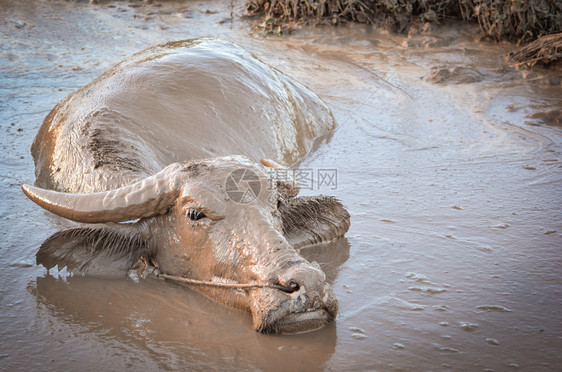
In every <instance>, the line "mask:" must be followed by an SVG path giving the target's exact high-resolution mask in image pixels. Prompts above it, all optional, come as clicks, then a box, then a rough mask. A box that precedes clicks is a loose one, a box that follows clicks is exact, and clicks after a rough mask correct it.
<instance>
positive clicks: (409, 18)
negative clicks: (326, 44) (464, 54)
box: [246, 0, 562, 50]
mask: <svg viewBox="0 0 562 372" xmlns="http://www.w3.org/2000/svg"><path fill="white" fill-rule="evenodd" d="M246 8H247V10H248V13H249V14H257V15H263V16H264V17H265V21H264V23H263V24H262V26H261V27H262V29H263V30H264V31H266V32H271V33H276V34H281V33H283V32H284V31H288V32H290V31H291V29H292V28H293V27H295V26H296V25H299V24H319V25H338V24H342V23H351V22H353V23H365V24H373V25H376V26H378V27H384V28H386V29H389V30H391V31H393V32H399V33H407V32H408V31H409V29H410V27H411V26H412V25H413V24H415V23H426V22H440V21H443V20H445V19H450V18H454V19H462V20H465V21H473V22H478V24H479V25H480V28H481V30H482V32H483V33H484V35H485V36H486V37H488V38H491V39H494V40H497V41H499V40H510V41H513V42H517V43H524V42H528V41H532V40H536V39H538V38H539V37H541V36H544V35H549V34H554V33H559V32H562V2H560V1H559V0H317V1H313V0H248V1H247V2H246ZM542 49H544V48H541V50H542Z"/></svg>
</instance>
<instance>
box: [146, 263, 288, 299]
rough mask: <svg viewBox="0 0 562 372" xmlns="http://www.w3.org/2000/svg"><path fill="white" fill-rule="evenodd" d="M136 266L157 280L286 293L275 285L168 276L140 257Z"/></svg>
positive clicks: (279, 286)
mask: <svg viewBox="0 0 562 372" xmlns="http://www.w3.org/2000/svg"><path fill="white" fill-rule="evenodd" d="M137 265H139V266H140V268H141V270H142V273H145V272H147V271H149V274H152V275H154V276H155V277H157V278H162V279H168V280H172V281H174V282H180V283H185V284H193V285H204V286H207V287H219V288H231V289H252V288H273V289H278V290H280V291H284V292H286V291H287V288H285V287H283V286H281V285H275V284H267V283H221V282H210V281H208V280H197V279H190V278H186V277H184V276H177V275H169V274H165V273H163V272H162V271H161V270H160V268H159V267H158V263H156V261H154V260H153V259H152V258H151V259H150V264H149V263H148V260H147V259H146V257H144V256H142V257H141V258H140V259H139V262H138V263H137Z"/></svg>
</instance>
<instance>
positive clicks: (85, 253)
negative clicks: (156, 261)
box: [36, 222, 149, 275]
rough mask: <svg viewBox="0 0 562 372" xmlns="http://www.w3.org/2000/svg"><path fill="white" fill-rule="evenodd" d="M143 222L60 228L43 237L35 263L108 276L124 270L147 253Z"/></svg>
mask: <svg viewBox="0 0 562 372" xmlns="http://www.w3.org/2000/svg"><path fill="white" fill-rule="evenodd" d="M141 224H142V223H140V222H139V223H135V224H104V225H99V226H96V225H94V226H88V227H76V228H70V229H66V230H62V231H59V232H57V233H55V234H53V235H52V236H51V237H50V238H48V239H47V240H45V241H44V242H43V244H41V247H40V248H39V251H38V252H37V255H36V258H37V264H38V265H39V264H41V265H43V266H45V267H46V268H47V269H51V268H53V267H54V266H58V269H59V271H60V270H61V269H63V268H64V267H66V268H67V269H68V270H69V271H71V272H80V273H89V274H98V275H110V274H118V273H122V274H123V275H124V274H125V273H126V271H127V270H128V269H130V268H131V267H132V266H133V264H134V263H135V262H136V261H138V260H139V258H140V257H141V256H143V255H148V253H149V244H148V238H147V236H148V234H146V231H145V230H147V229H146V227H144V226H143V225H141Z"/></svg>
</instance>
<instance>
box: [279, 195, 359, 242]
mask: <svg viewBox="0 0 562 372" xmlns="http://www.w3.org/2000/svg"><path fill="white" fill-rule="evenodd" d="M279 212H280V213H281V219H282V221H283V233H284V235H285V238H286V239H287V241H288V242H289V244H291V245H292V246H293V247H295V248H301V247H303V246H305V245H310V244H317V243H321V242H327V241H330V240H332V239H334V238H337V237H340V236H343V235H344V234H345V233H346V232H347V230H348V229H349V226H350V221H349V219H350V217H349V213H348V212H347V210H346V209H345V208H344V206H343V205H342V203H341V202H340V201H339V200H338V199H336V198H335V197H333V196H323V195H321V196H301V197H298V198H292V199H287V200H283V201H281V203H280V205H279Z"/></svg>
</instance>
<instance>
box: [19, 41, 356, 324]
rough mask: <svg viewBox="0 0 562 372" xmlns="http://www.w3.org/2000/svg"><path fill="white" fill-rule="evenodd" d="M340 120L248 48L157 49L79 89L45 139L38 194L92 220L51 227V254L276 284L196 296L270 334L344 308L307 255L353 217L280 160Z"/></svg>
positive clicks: (77, 266)
mask: <svg viewBox="0 0 562 372" xmlns="http://www.w3.org/2000/svg"><path fill="white" fill-rule="evenodd" d="M334 127H335V121H334V119H333V117H332V114H331V112H330V110H329V109H328V108H327V106H326V105H325V104H324V103H323V102H322V101H321V100H320V99H319V98H318V97H317V96H316V95H315V94H314V93H312V92H311V91H309V90H308V89H306V88H305V87H303V86H302V85H300V84H298V83H297V82H295V81H294V80H292V79H290V78H289V77H287V76H286V75H284V74H282V73H281V72H279V71H277V70H276V69H274V68H271V67H269V66H268V65H266V64H264V63H263V62H261V61H260V60H259V59H257V58H256V57H254V56H252V55H251V54H249V53H248V52H246V51H245V50H243V49H242V48H240V47H238V46H235V45H233V44H231V43H228V42H224V41H220V40H214V39H200V40H187V41H179V42H171V43H166V44H161V45H156V46H153V47H150V48H148V49H146V50H144V51H142V52H140V53H137V54H135V55H133V56H132V57H130V58H128V59H126V60H124V61H123V62H121V63H120V64H118V65H117V66H115V67H114V68H112V69H110V70H109V71H107V72H105V73H104V74H103V75H101V76H100V77H98V78H97V79H95V80H94V81H92V82H91V83H90V84H88V85H86V86H84V87H82V88H81V89H79V90H77V91H76V92H74V93H72V94H70V95H69V96H68V97H66V98H65V99H64V100H63V101H61V102H60V103H59V104H58V105H57V106H56V107H55V108H54V109H53V110H52V111H51V112H50V113H49V115H48V116H47V117H46V119H45V121H44V123H43V125H42V127H41V129H40V131H39V133H38V134H37V137H36V139H35V141H34V143H33V145H32V149H31V151H32V154H33V157H34V161H35V171H36V177H37V179H36V183H35V186H30V185H23V186H22V188H23V191H24V193H25V194H26V195H27V196H28V197H29V198H30V199H31V200H33V201H34V202H35V203H37V204H38V205H40V206H41V207H43V208H45V209H47V210H48V211H50V212H53V213H55V214H57V215H59V216H62V217H64V218H67V219H70V220H73V221H77V222H81V223H86V224H88V225H81V226H79V227H74V228H69V229H67V230H63V231H59V232H58V233H56V234H54V235H53V236H51V237H50V238H49V239H47V240H46V241H45V242H44V243H43V244H42V246H41V247H40V249H39V251H38V253H37V262H38V264H42V265H44V266H45V267H46V268H47V269H50V268H52V267H54V266H57V265H58V268H59V269H61V268H63V267H67V268H68V270H70V271H76V272H82V273H100V272H104V270H106V269H107V268H109V267H111V268H112V269H118V270H123V272H126V271H127V270H130V269H131V268H132V267H133V266H134V265H135V264H137V263H138V262H141V261H142V262H145V263H146V262H148V263H150V264H153V265H154V266H157V267H158V268H159V270H160V271H161V272H163V273H166V274H168V275H174V276H178V277H179V276H181V277H187V278H193V279H198V280H205V281H210V282H215V283H241V284H244V283H250V284H251V283H262V284H263V283H265V284H267V285H269V286H265V287H261V288H249V289H240V288H222V287H210V286H199V287H197V289H198V290H199V291H201V292H202V293H204V294H205V295H207V296H209V297H211V298H213V299H216V300H218V301H221V302H223V303H226V304H229V305H231V306H236V307H239V308H243V309H246V310H249V311H251V313H252V316H253V323H254V327H255V329H256V330H257V331H260V332H264V333H271V332H300V331H306V330H311V329H315V328H318V327H320V326H322V325H324V324H326V323H327V322H329V321H331V320H333V319H334V317H335V315H336V312H337V301H336V298H335V296H334V293H333V291H332V289H331V288H330V286H329V285H328V284H327V283H326V280H325V279H326V278H325V275H324V273H323V272H322V270H321V269H320V267H319V265H318V264H317V263H316V262H308V261H307V260H305V259H304V258H303V257H302V256H301V255H300V254H299V252H298V251H297V249H298V248H299V247H302V246H304V245H308V244H313V243H319V242H323V241H329V240H332V239H334V238H337V237H340V236H342V235H343V234H344V233H345V232H346V231H347V230H348V228H349V224H350V222H349V214H348V213H347V211H346V210H345V209H344V207H343V206H342V205H341V203H340V202H338V201H337V200H336V199H335V198H333V197H327V196H317V197H310V196H305V197H297V194H298V192H299V190H298V184H297V182H295V180H294V179H292V178H291V177H282V176H281V174H282V173H281V172H277V173H275V172H273V173H272V172H271V168H272V167H273V168H278V167H280V164H279V163H281V164H284V165H289V164H292V163H294V162H295V161H297V160H298V159H300V158H302V157H303V156H304V155H305V154H306V153H307V152H308V151H309V150H310V148H311V146H312V144H313V140H314V139H315V138H316V137H318V136H319V135H322V134H324V133H326V132H328V131H330V130H332V129H334ZM232 154H243V155H232ZM262 158H271V159H275V160H276V161H277V162H276V161H272V160H263V161H262V162H260V159H262ZM123 222H129V223H123Z"/></svg>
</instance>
